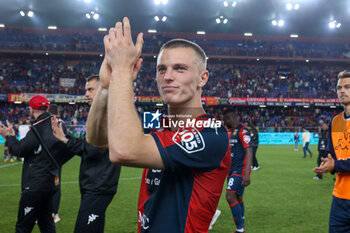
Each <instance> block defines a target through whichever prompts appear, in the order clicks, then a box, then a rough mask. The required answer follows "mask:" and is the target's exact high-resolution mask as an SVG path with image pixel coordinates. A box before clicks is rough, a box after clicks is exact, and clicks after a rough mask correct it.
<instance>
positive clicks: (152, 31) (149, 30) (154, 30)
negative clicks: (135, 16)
mask: <svg viewBox="0 0 350 233" xmlns="http://www.w3.org/2000/svg"><path fill="white" fill-rule="evenodd" d="M148 33H157V30H156V29H148Z"/></svg>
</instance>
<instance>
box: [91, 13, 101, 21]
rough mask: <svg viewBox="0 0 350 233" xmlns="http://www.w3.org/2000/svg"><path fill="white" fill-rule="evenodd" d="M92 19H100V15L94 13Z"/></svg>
mask: <svg viewBox="0 0 350 233" xmlns="http://www.w3.org/2000/svg"><path fill="white" fill-rule="evenodd" d="M92 17H93V18H94V20H98V18H100V14H98V13H96V14H94V16H92Z"/></svg>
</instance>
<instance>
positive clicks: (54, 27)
mask: <svg viewBox="0 0 350 233" xmlns="http://www.w3.org/2000/svg"><path fill="white" fill-rule="evenodd" d="M47 29H49V30H56V29H57V27H56V26H48V27H47Z"/></svg>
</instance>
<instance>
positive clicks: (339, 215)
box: [314, 71, 350, 233]
mask: <svg viewBox="0 0 350 233" xmlns="http://www.w3.org/2000/svg"><path fill="white" fill-rule="evenodd" d="M337 95H338V99H339V102H340V103H341V104H342V105H343V106H344V111H343V112H341V113H340V114H338V115H337V116H335V117H334V118H333V120H332V122H331V123H330V127H329V129H328V133H329V134H328V146H327V149H326V151H327V152H328V157H327V158H322V159H321V160H322V163H321V165H320V166H318V167H316V168H315V169H314V172H316V173H318V174H321V175H323V174H325V173H328V172H330V173H333V174H334V173H337V178H336V180H335V184H334V190H333V201H332V206H331V211H330V215H329V232H330V233H339V232H350V188H349V187H350V147H349V144H350V138H349V137H348V135H349V134H350V125H349V123H348V122H349V119H350V71H342V72H340V73H339V74H338V84H337ZM344 129H345V132H344Z"/></svg>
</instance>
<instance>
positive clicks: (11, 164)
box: [0, 162, 22, 168]
mask: <svg viewBox="0 0 350 233" xmlns="http://www.w3.org/2000/svg"><path fill="white" fill-rule="evenodd" d="M21 163H22V162H14V163H9V164H4V165H1V166H0V168H5V167H11V166H15V165H18V164H21Z"/></svg>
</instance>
